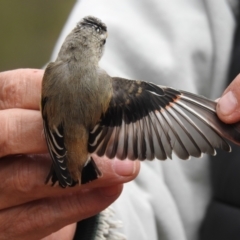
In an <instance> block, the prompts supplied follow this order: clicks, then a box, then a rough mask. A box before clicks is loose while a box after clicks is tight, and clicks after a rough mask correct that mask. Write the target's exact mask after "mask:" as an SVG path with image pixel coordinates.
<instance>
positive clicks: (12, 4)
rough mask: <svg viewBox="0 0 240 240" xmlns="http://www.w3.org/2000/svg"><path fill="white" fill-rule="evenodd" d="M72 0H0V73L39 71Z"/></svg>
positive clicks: (46, 60) (73, 0)
mask: <svg viewBox="0 0 240 240" xmlns="http://www.w3.org/2000/svg"><path fill="white" fill-rule="evenodd" d="M75 2H76V0H67V1H66V0H51V1H49V0H22V1H19V0H1V1H0V29H1V34H0V39H1V40H0V71H4V70H10V69H15V68H26V67H27V68H41V67H42V66H44V65H45V64H46V63H47V62H48V60H49V57H50V56H51V53H52V50H53V47H54V45H55V43H56V41H57V39H58V36H59V34H60V32H61V30H62V27H63V26H64V23H65V21H66V20H67V18H68V15H69V13H70V11H71V9H72V7H73V5H74V3H75Z"/></svg>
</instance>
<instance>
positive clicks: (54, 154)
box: [41, 98, 75, 187]
mask: <svg viewBox="0 0 240 240" xmlns="http://www.w3.org/2000/svg"><path fill="white" fill-rule="evenodd" d="M46 104H47V98H44V99H42V104H41V107H42V113H43V114H42V115H43V116H42V117H43V128H44V133H45V138H46V142H47V146H48V150H49V153H50V156H51V158H52V167H53V169H52V170H53V171H52V172H50V174H49V177H48V179H47V181H48V180H50V179H51V181H52V184H53V185H54V184H55V183H57V181H58V182H59V184H60V186H62V187H66V186H73V185H74V184H75V183H74V182H73V180H72V177H71V175H70V173H69V171H68V168H67V156H66V154H67V150H66V148H65V145H64V130H63V126H62V125H59V126H55V127H54V128H53V129H50V127H49V125H48V119H47V116H46V115H44V107H45V105H46ZM49 178H50V179H49Z"/></svg>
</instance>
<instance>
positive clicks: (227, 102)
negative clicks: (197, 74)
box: [216, 74, 240, 123]
mask: <svg viewBox="0 0 240 240" xmlns="http://www.w3.org/2000/svg"><path fill="white" fill-rule="evenodd" d="M216 110H217V115H218V117H219V118H220V119H221V120H222V121H223V122H225V123H234V122H238V121H240V74H239V75H238V76H237V77H236V78H235V79H234V80H233V81H232V83H231V84H230V85H229V86H228V87H227V89H226V90H225V91H224V93H223V95H222V97H221V98H220V99H219V100H218V103H217V109H216Z"/></svg>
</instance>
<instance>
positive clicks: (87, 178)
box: [81, 157, 102, 184]
mask: <svg viewBox="0 0 240 240" xmlns="http://www.w3.org/2000/svg"><path fill="white" fill-rule="evenodd" d="M101 176H102V173H101V171H100V170H99V169H98V167H97V165H96V163H95V162H94V160H93V159H92V157H90V159H89V160H88V162H87V164H86V165H85V166H84V168H83V170H82V178H81V184H85V183H88V182H91V181H93V180H96V179H98V178H99V177H101Z"/></svg>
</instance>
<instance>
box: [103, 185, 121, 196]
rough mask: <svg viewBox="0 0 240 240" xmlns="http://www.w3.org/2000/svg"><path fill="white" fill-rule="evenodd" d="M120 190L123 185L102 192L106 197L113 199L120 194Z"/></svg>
mask: <svg viewBox="0 0 240 240" xmlns="http://www.w3.org/2000/svg"><path fill="white" fill-rule="evenodd" d="M120 188H121V185H115V186H111V187H105V188H101V189H100V191H101V193H102V194H103V195H104V196H106V197H113V196H115V195H117V194H119V191H120Z"/></svg>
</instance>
